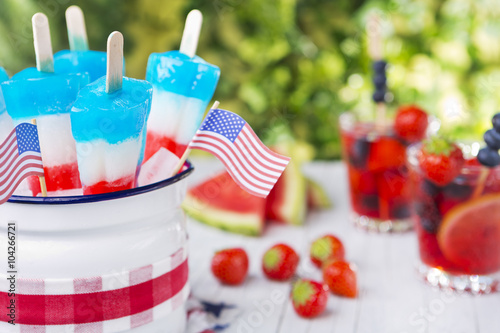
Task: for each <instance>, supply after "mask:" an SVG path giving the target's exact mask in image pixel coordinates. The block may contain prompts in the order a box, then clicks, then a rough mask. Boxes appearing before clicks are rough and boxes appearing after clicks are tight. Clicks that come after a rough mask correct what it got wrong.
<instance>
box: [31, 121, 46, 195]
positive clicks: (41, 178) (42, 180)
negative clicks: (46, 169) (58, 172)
mask: <svg viewBox="0 0 500 333" xmlns="http://www.w3.org/2000/svg"><path fill="white" fill-rule="evenodd" d="M31 123H32V124H33V125H35V126H36V119H35V118H33V119H31ZM37 130H38V129H37ZM42 163H43V162H42ZM38 181H39V182H40V190H41V191H42V197H46V196H47V184H46V183H45V176H38Z"/></svg>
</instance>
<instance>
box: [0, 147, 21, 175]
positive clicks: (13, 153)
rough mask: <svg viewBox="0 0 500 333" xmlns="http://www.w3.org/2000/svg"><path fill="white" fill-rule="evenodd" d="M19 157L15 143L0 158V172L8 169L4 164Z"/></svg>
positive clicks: (9, 163) (12, 161)
mask: <svg viewBox="0 0 500 333" xmlns="http://www.w3.org/2000/svg"><path fill="white" fill-rule="evenodd" d="M18 157H19V153H18V148H17V144H16V145H13V146H11V147H10V150H9V151H8V152H7V153H6V154H5V155H4V156H2V159H0V174H2V173H4V171H5V170H7V169H8V167H6V165H11V164H12V163H14V162H15V160H16V158H18Z"/></svg>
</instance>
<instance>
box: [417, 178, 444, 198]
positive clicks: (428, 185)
mask: <svg viewBox="0 0 500 333" xmlns="http://www.w3.org/2000/svg"><path fill="white" fill-rule="evenodd" d="M420 188H421V189H422V191H423V192H424V193H426V194H428V195H429V196H430V197H431V198H435V197H436V196H437V195H438V194H439V192H440V191H441V188H440V187H439V186H437V185H436V184H434V183H433V182H431V181H430V180H427V179H423V180H422V182H421V183H420Z"/></svg>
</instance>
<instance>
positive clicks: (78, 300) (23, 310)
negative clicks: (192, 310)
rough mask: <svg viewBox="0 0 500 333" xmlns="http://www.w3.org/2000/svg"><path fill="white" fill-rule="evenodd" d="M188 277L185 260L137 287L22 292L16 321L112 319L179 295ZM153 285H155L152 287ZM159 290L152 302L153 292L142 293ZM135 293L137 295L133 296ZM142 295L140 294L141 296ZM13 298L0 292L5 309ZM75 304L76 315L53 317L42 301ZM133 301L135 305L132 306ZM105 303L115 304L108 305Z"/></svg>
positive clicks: (0, 315)
mask: <svg viewBox="0 0 500 333" xmlns="http://www.w3.org/2000/svg"><path fill="white" fill-rule="evenodd" d="M187 280H188V264H187V260H185V261H184V262H183V263H182V264H181V265H179V266H178V267H176V268H175V269H174V270H172V271H170V272H168V273H166V274H164V275H162V276H160V277H157V278H155V279H153V280H149V281H146V282H143V283H140V284H137V285H134V286H130V287H127V288H122V289H116V290H110V291H101V292H96V293H88V294H74V295H23V294H16V303H17V304H18V305H21V304H22V306H18V307H17V313H16V314H17V318H16V324H22V325H49V324H50V325H69V324H85V323H91V322H98V321H103V320H113V319H118V318H122V317H127V316H132V315H135V314H137V313H141V311H143V310H144V309H146V310H149V309H151V308H153V307H154V306H155V305H158V304H161V303H163V302H165V301H167V300H169V299H171V298H172V297H173V296H175V295H177V294H178V293H179V292H180V291H181V290H182V288H183V287H184V286H185V285H186V283H187ZM152 286H154V288H153V287H152ZM153 291H158V293H159V295H161V298H159V299H158V300H156V297H157V295H155V300H156V303H155V304H153V302H152V301H151V299H152V295H143V292H147V293H152V292H153ZM132 295H135V296H137V297H132ZM139 296H140V297H139ZM9 302H10V298H9V297H8V294H7V293H4V292H0V307H1V308H2V309H6V308H7V306H8V305H9ZM55 303H62V304H72V305H73V311H74V312H73V313H74V315H73V316H51V317H50V318H47V316H46V309H45V306H40V305H41V304H43V305H45V304H55ZM131 303H133V304H134V307H131ZM106 304H108V305H109V304H113V307H112V308H110V307H107V306H106ZM6 313H7V311H2V312H1V313H0V321H4V322H8V321H9V317H7V315H6Z"/></svg>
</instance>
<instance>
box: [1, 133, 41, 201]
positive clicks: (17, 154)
mask: <svg viewBox="0 0 500 333" xmlns="http://www.w3.org/2000/svg"><path fill="white" fill-rule="evenodd" d="M43 175H44V174H43V164H42V156H41V154H40V142H39V141H38V132H37V127H36V126H35V125H32V124H28V123H22V124H20V125H17V127H16V128H15V129H14V130H13V131H12V132H11V133H10V135H9V136H8V137H7V139H6V140H5V141H4V142H3V143H2V144H1V145H0V205H1V204H3V203H5V202H6V201H7V200H9V198H10V197H11V195H12V194H13V193H14V191H15V190H16V188H17V187H18V186H19V184H20V183H21V181H22V180H23V179H24V178H26V177H28V176H43Z"/></svg>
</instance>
